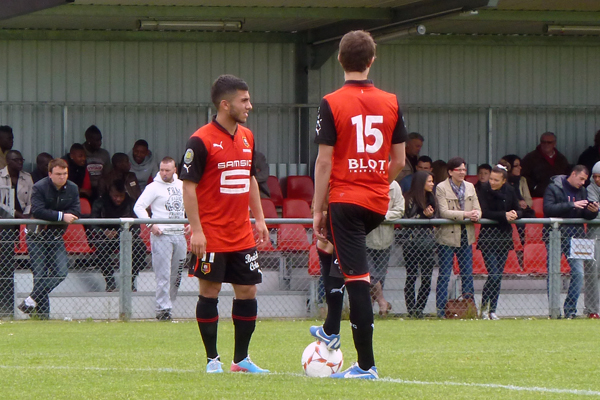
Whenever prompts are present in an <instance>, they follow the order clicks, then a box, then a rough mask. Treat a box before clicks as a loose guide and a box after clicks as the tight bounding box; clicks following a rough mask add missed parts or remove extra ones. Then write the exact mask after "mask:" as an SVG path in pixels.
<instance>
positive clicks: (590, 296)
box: [583, 131, 600, 319]
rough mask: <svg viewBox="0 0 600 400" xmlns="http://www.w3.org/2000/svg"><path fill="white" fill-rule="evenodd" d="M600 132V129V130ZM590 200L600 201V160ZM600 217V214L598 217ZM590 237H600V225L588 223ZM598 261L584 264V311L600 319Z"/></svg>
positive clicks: (588, 190)
mask: <svg viewBox="0 0 600 400" xmlns="http://www.w3.org/2000/svg"><path fill="white" fill-rule="evenodd" d="M599 132H600V131H599ZM587 193H588V201H591V202H600V161H599V162H597V163H596V164H594V167H593V168H592V179H590V184H589V186H588V187H587ZM596 219H600V215H598V216H597V217H596ZM588 227H589V228H590V229H589V230H588V236H589V237H590V239H595V240H596V246H598V239H600V225H588ZM598 261H599V260H586V261H585V262H584V265H583V276H584V277H585V278H584V282H583V294H584V299H585V303H584V305H585V307H584V313H585V314H586V315H587V316H588V318H593V319H600V290H599V288H598Z"/></svg>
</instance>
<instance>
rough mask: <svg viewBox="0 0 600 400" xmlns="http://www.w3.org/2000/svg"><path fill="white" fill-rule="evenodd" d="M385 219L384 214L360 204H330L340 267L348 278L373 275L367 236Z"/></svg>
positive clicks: (331, 230) (330, 221)
mask: <svg viewBox="0 0 600 400" xmlns="http://www.w3.org/2000/svg"><path fill="white" fill-rule="evenodd" d="M383 220H385V215H384V214H379V213H376V212H374V211H371V210H368V209H366V208H364V207H361V206H358V205H356V204H349V203H330V204H329V231H330V232H331V235H332V237H333V246H334V248H335V252H336V253H337V259H338V262H339V266H340V269H341V270H342V273H343V274H344V276H346V277H347V278H360V277H365V276H368V275H369V264H368V262H367V243H366V237H367V234H368V233H369V232H371V231H372V230H373V229H375V228H377V227H378V226H379V225H380V224H381V223H382V222H383Z"/></svg>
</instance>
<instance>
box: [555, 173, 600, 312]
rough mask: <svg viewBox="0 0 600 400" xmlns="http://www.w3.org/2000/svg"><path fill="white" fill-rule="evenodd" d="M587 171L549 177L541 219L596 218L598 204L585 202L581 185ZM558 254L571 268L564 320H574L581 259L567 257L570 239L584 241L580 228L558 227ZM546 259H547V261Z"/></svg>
mask: <svg viewBox="0 0 600 400" xmlns="http://www.w3.org/2000/svg"><path fill="white" fill-rule="evenodd" d="M588 175H589V174H588V170H587V168H586V167H585V166H583V165H576V166H574V167H573V169H572V171H571V174H570V175H568V176H567V175H557V176H553V177H552V179H551V181H550V185H548V188H547V189H546V193H545V194H544V217H545V218H585V219H588V220H592V219H594V218H596V217H597V216H598V203H594V202H589V201H588V199H587V191H586V189H585V187H584V186H583V185H584V184H585V182H586V180H587V179H588ZM560 233H561V246H560V247H561V252H562V253H563V254H564V255H565V256H566V257H567V260H568V262H569V267H570V268H571V281H570V282H569V290H568V291H567V297H566V299H565V303H564V314H565V318H568V319H572V318H575V316H576V314H577V301H578V300H579V294H580V293H581V288H582V287H583V260H581V259H575V258H570V254H569V253H570V250H571V239H572V238H584V237H585V230H584V226H583V225H581V224H579V225H577V224H561V225H560ZM549 260H550V257H548V261H549Z"/></svg>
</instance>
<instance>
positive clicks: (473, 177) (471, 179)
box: [465, 175, 479, 185]
mask: <svg viewBox="0 0 600 400" xmlns="http://www.w3.org/2000/svg"><path fill="white" fill-rule="evenodd" d="M478 180H479V177H477V175H467V176H465V181H467V182H469V183H472V184H473V185H474V184H476V183H477V181H478Z"/></svg>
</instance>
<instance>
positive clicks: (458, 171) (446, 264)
mask: <svg viewBox="0 0 600 400" xmlns="http://www.w3.org/2000/svg"><path fill="white" fill-rule="evenodd" d="M447 168H448V175H449V177H448V179H446V180H445V181H443V182H440V183H439V184H438V185H437V187H436V193H435V194H436V198H437V202H438V207H439V212H440V218H446V219H450V220H454V221H462V220H471V221H473V222H476V221H479V219H480V218H481V207H480V206H479V200H478V199H477V193H476V192H475V187H474V186H473V184H471V183H469V182H467V181H465V175H466V174H467V168H466V166H465V160H463V159H462V158H460V157H454V158H452V159H450V160H449V161H448V166H447ZM436 240H437V242H438V244H439V247H438V257H439V273H438V280H437V287H436V307H437V314H438V317H440V318H443V317H444V310H445V307H446V302H447V301H448V283H449V281H450V274H451V273H452V265H453V261H454V255H456V258H457V259H458V266H459V268H460V280H461V287H462V295H463V297H465V298H473V294H474V292H475V290H474V288H473V249H472V247H471V245H472V244H473V243H475V228H474V227H473V224H467V225H459V224H457V225H442V226H441V227H440V228H439V229H438V232H437V235H436Z"/></svg>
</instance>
